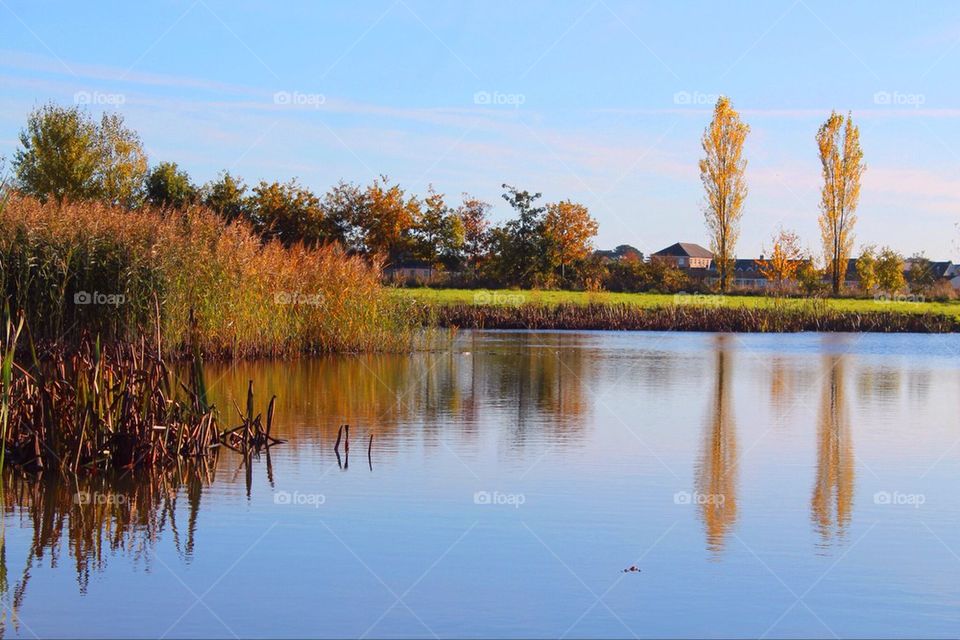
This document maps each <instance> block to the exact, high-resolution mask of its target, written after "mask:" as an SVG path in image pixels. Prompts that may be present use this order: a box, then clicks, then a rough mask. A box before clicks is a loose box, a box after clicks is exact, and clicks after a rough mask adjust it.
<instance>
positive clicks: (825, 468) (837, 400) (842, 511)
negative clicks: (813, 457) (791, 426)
mask: <svg viewBox="0 0 960 640" xmlns="http://www.w3.org/2000/svg"><path fill="white" fill-rule="evenodd" d="M823 366H824V367H825V368H826V369H827V371H826V373H825V374H824V378H823V380H824V388H823V393H822V395H821V400H820V416H819V422H818V425H817V475H816V480H815V483H814V487H813V497H812V498H811V501H810V508H811V517H812V519H813V522H814V525H815V527H816V529H817V532H818V533H819V534H820V539H821V544H822V545H829V544H830V542H831V541H832V540H833V539H834V538H838V539H842V538H843V537H844V535H845V534H846V531H847V528H848V526H849V524H850V514H851V511H852V509H853V486H854V454H853V438H852V435H851V431H850V417H849V412H848V408H847V398H846V393H845V386H844V367H843V356H840V355H834V356H830V357H828V358H826V359H825V361H824V365H823Z"/></svg>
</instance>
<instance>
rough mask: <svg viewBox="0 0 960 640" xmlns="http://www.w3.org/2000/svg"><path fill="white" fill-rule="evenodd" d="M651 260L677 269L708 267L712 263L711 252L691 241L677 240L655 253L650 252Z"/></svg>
mask: <svg viewBox="0 0 960 640" xmlns="http://www.w3.org/2000/svg"><path fill="white" fill-rule="evenodd" d="M650 259H651V260H658V261H660V262H666V263H668V264H672V265H673V266H675V267H677V268H678V269H685V270H686V269H709V268H710V266H711V265H712V264H713V254H712V253H710V251H709V250H708V249H704V248H703V247H701V246H700V245H698V244H694V243H692V242H677V243H676V244H672V245H670V246H669V247H667V248H665V249H660V251H657V252H656V253H653V254H650Z"/></svg>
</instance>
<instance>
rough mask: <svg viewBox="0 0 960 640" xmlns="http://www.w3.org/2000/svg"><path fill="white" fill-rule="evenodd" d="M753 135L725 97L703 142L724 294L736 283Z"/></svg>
mask: <svg viewBox="0 0 960 640" xmlns="http://www.w3.org/2000/svg"><path fill="white" fill-rule="evenodd" d="M749 132H750V127H749V126H747V125H746V124H744V123H743V122H741V121H740V114H738V113H737V111H736V110H735V109H734V108H733V106H732V105H731V104H730V100H729V99H728V98H727V97H725V96H721V97H720V99H719V100H717V104H716V106H715V107H714V110H713V120H712V121H711V122H710V124H709V125H708V126H707V128H706V130H705V131H704V132H703V138H702V140H701V142H702V146H703V152H704V157H703V159H701V160H700V180H701V182H703V187H704V190H705V191H706V195H707V198H706V207H705V210H704V213H705V216H706V221H707V229H708V230H709V232H710V245H711V247H712V249H713V261H714V264H715V265H716V266H717V273H718V275H719V283H720V290H721V291H726V290H727V289H728V288H729V286H730V283H731V281H732V280H733V260H734V257H735V253H734V250H735V247H736V244H737V238H738V237H739V235H740V218H741V216H742V215H743V202H744V200H745V199H746V197H747V184H746V182H745V180H744V170H745V169H746V166H747V161H746V159H745V158H744V157H743V143H744V141H745V140H746V138H747V133H749Z"/></svg>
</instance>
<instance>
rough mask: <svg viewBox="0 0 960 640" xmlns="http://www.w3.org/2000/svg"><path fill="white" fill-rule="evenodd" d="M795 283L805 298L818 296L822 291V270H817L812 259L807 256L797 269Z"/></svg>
mask: <svg viewBox="0 0 960 640" xmlns="http://www.w3.org/2000/svg"><path fill="white" fill-rule="evenodd" d="M797 283H798V284H799V285H800V290H801V291H803V293H804V294H805V295H807V296H815V295H819V294H820V293H822V292H823V290H824V284H823V270H822V269H818V268H817V264H816V261H815V260H814V259H813V257H811V256H808V257H807V258H806V259H805V260H804V261H803V262H802V263H801V264H800V266H799V267H798V268H797Z"/></svg>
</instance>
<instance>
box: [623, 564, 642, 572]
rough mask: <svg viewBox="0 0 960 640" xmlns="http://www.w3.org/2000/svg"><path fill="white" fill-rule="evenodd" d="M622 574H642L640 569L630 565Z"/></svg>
mask: <svg viewBox="0 0 960 640" xmlns="http://www.w3.org/2000/svg"><path fill="white" fill-rule="evenodd" d="M622 573H640V567H638V566H637V565H635V564H632V565H630V566H629V567H627V568H626V569H624V570H623V571H622Z"/></svg>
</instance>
